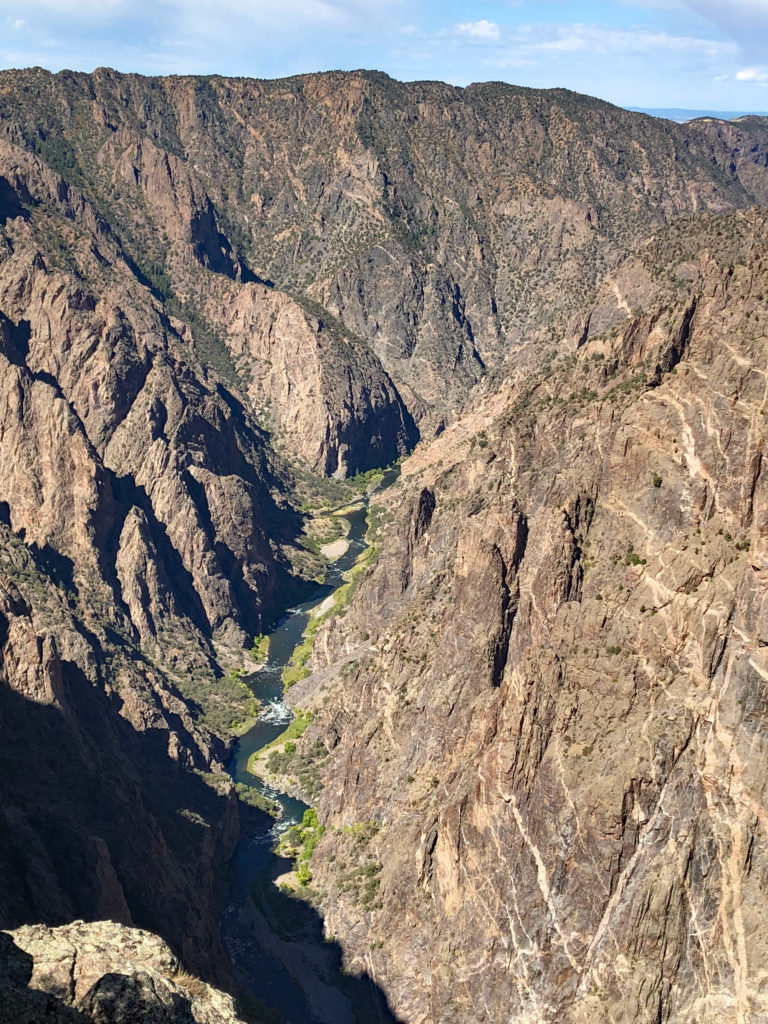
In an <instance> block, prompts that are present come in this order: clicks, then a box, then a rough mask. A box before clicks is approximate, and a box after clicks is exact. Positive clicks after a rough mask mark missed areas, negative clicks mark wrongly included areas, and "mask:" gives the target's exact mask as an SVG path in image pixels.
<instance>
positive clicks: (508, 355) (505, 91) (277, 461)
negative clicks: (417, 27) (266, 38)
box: [0, 69, 768, 1024]
mask: <svg viewBox="0 0 768 1024" xmlns="http://www.w3.org/2000/svg"><path fill="white" fill-rule="evenodd" d="M764 205H768V119H764V118H760V117H745V118H739V119H737V120H735V121H723V120H718V119H714V118H702V119H700V120H696V121H692V122H690V123H688V124H675V123H672V122H667V121H662V120H659V119H656V118H652V117H649V116H646V115H643V114H637V113H630V112H628V111H625V110H622V109H620V108H617V107H613V106H611V105H610V104H607V103H604V102H602V101H598V100H594V99H591V98H589V97H585V96H580V95H577V94H575V93H571V92H567V91H565V90H548V91H543V90H533V89H523V88H516V87H513V86H508V85H503V84H500V83H486V84H479V85H472V86H469V87H467V88H465V89H459V88H454V87H451V86H447V85H443V84H441V83H437V82H426V83H410V84H407V85H405V84H402V83H399V82H395V81H393V80H392V79H390V78H388V77H387V76H385V75H383V74H380V73H376V72H352V73H341V72H338V73H337V72H334V73H327V74H316V75H306V76H300V77H296V78H291V79H283V80H277V81H257V80H251V79H228V78H223V77H219V76H204V77H184V76H178V77H170V78H144V77H141V76H138V75H126V74H120V73H118V72H115V71H112V70H110V69H99V70H97V71H95V72H94V73H93V74H90V75H86V74H79V73H71V72H62V73H60V74H57V75H52V74H49V73H48V72H45V71H42V70H40V69H30V70H26V71H4V72H0V794H1V795H2V799H1V800H0V836H2V842H1V843H0V870H1V871H2V878H3V881H4V884H3V886H2V888H0V928H1V929H2V930H3V931H2V933H0V938H2V939H3V945H2V956H0V1020H2V1021H6V1020H7V1021H8V1022H9V1024H10V1022H11V1021H29V1022H30V1024H33V1022H34V1021H37V1020H39V1019H46V1020H48V1019H50V1020H54V1021H78V1020H79V1021H93V1022H109V1021H116V1022H119V1021H122V1020H125V1021H133V1020H144V1021H146V1024H154V1022H155V1021H157V1022H160V1021H163V1022H166V1021H168V1022H170V1021H177V1020H178V1021H199V1022H201V1024H202V1022H205V1024H207V1022H210V1024H214V1022H217V1021H225V1022H229V1021H232V1022H234V1021H236V1020H238V1019H239V1020H246V1021H248V1020H250V1021H265V1022H270V1021H271V1022H274V1021H279V1020H281V1019H282V1020H287V1019H288V1018H287V1014H288V1013H290V1012H291V1009H290V1007H289V1008H288V1009H287V1010H286V1009H285V1008H283V1010H282V1011H281V1010H280V1008H279V1007H278V1008H277V1011H276V1012H275V1010H274V1005H275V1002H274V1000H273V1001H272V1003H271V1004H270V1001H269V998H268V995H269V991H268V989H269V986H268V985H267V984H266V979H265V981H264V984H263V985H260V981H259V976H258V975H259V972H260V971H262V970H263V971H265V972H266V970H267V969H268V968H263V967H258V966H257V967H256V968H254V977H252V978H249V979H248V983H247V984H244V983H243V978H242V976H238V972H239V974H240V975H242V962H241V964H240V967H238V965H237V964H236V963H234V962H233V957H232V950H231V948H230V946H229V945H228V944H227V942H226V941H224V939H226V935H227V932H226V928H225V929H224V939H223V938H222V924H221V922H222V914H223V913H224V912H225V910H226V907H227V904H228V899H231V893H232V884H233V877H237V875H238V871H241V870H242V869H243V864H242V861H241V860H240V861H239V860H238V857H240V856H241V854H242V851H243V850H244V849H245V848H246V847H247V844H248V843H249V842H252V841H254V837H256V840H257V841H258V842H261V841H262V840H263V837H265V836H267V835H268V833H269V832H270V829H273V826H274V822H273V820H272V818H271V817H270V816H269V814H268V813H267V812H268V810H269V806H268V802H267V801H266V800H265V799H264V796H266V797H267V798H269V799H271V798H272V797H271V796H270V793H272V795H274V794H275V793H278V792H279V793H288V794H290V795H291V797H292V798H293V799H294V800H299V801H302V802H303V805H308V806H310V807H311V808H312V809H313V810H312V812H311V815H310V817H309V818H308V819H307V821H306V822H304V824H303V825H302V823H301V822H300V821H296V822H295V823H293V827H292V829H291V828H289V826H290V825H291V822H290V821H288V820H287V818H284V819H283V822H282V826H281V825H280V823H278V827H277V831H276V832H275V833H274V834H275V835H279V836H282V840H283V846H282V848H281V850H282V854H283V856H284V864H283V869H282V870H283V875H282V876H280V877H279V878H278V877H277V876H275V877H276V880H277V881H278V882H280V881H281V880H282V884H283V890H282V891H281V890H280V888H279V887H278V886H277V885H274V884H273V879H272V877H271V876H270V877H269V878H268V879H267V880H266V881H265V880H264V878H262V880H261V883H260V884H259V885H256V886H254V887H253V894H254V895H253V900H254V902H253V904H252V906H253V908H254V910H253V914H254V915H255V916H254V918H253V921H256V923H257V925H258V926H259V927H261V926H262V924H263V922H264V921H268V922H271V923H270V925H269V928H268V929H267V931H266V932H264V933H263V935H264V934H265V935H266V936H267V938H266V939H264V942H265V943H266V945H267V946H269V944H270V943H271V942H273V941H274V947H275V949H277V947H278V946H279V944H280V943H281V942H282V943H283V946H285V947H286V948H287V946H288V945H290V935H288V936H287V937H286V935H285V934H283V935H282V937H281V936H280V934H279V930H280V927H281V924H280V922H281V920H282V927H283V928H285V919H284V918H283V917H281V915H283V914H285V915H287V916H288V918H290V917H291V914H293V915H294V916H295V917H296V918H297V919H301V920H302V921H303V924H302V926H301V928H302V929H303V931H302V935H304V936H305V937H306V935H308V934H310V933H312V934H313V935H315V936H316V940H317V941H316V946H312V947H311V948H310V947H309V946H307V949H309V952H307V953H306V956H305V960H304V961H301V963H303V964H304V966H300V967H299V968H297V967H296V964H297V962H299V961H297V960H296V959H295V957H294V956H293V953H291V954H290V955H288V954H286V958H287V959H286V958H284V960H283V961H282V962H283V964H284V968H285V970H286V971H287V974H286V978H288V979H289V980H288V981H287V982H286V984H289V985H290V984H294V982H295V981H296V979H295V977H294V979H293V981H291V980H290V978H291V973H290V972H291V969H293V970H294V972H295V971H296V970H301V971H304V970H305V969H306V971H307V976H308V977H309V976H312V978H314V979H315V981H316V982H317V985H316V986H315V988H314V989H313V991H315V992H318V991H320V989H321V988H322V991H323V992H325V995H323V996H322V997H318V999H317V1002H316V1005H315V1006H314V1009H313V1010H312V1012H313V1013H314V1014H315V1016H316V1018H317V1019H320V1020H333V1019H334V1017H333V1016H332V1015H333V1013H334V1012H337V1017H336V1018H335V1019H336V1020H342V1019H345V1018H344V1014H347V1015H350V1014H351V1015H352V1016H349V1019H350V1020H352V1019H355V1020H361V1021H362V1020H367V1019H371V1020H392V1021H394V1020H396V1021H398V1022H402V1024H475V1022H477V1024H491V1022H498V1024H501V1022H504V1024H507V1022H511V1021H515V1022H520V1024H523V1022H526V1024H539V1022H541V1024H544V1022H558V1024H560V1022H569V1024H587V1022H589V1024H592V1022H605V1024H608V1022H611V1024H619V1022H627V1024H629V1022H647V1024H694V1022H695V1024H710V1022H712V1024H714V1022H715V1021H717V1022H721V1021H733V1022H739V1024H747V1022H750V1024H752V1022H756V1021H763V1020H765V1021H768V989H767V988H766V980H767V979H768V953H766V949H765V943H766V942H768V911H766V901H765V889H766V873H767V872H768V851H767V850H766V846H765V845H764V844H765V841H766V836H765V829H766V821H767V819H766V813H767V812H766V795H765V789H766V784H768V770H766V767H765V765H766V754H767V753H768V752H767V751H766V736H768V733H767V732H766V724H765V715H766V708H767V707H768V692H767V691H766V680H768V662H767V661H766V655H765V651H766V645H768V620H766V619H764V618H763V616H764V615H765V614H766V612H767V610H768V604H767V603H766V601H767V594H768V589H767V588H768V477H766V472H767V470H766V465H765V458H764V454H765V450H766V437H767V436H768V424H767V423H766V416H767V415H768V391H767V390H766V374H768V361H767V359H766V353H767V352H768V347H767V345H766V338H767V336H768V335H767V328H768V303H767V302H766V297H768V230H767V228H768V219H767V218H768V215H767V214H766V210H765V208H764ZM396 462H400V464H401V468H400V472H399V477H398V478H397V479H396V480H395V479H394V478H395V476H396V474H395V473H394V472H393V473H391V474H390V476H388V477H387V480H386V482H387V483H389V484H390V486H388V487H386V488H380V489H379V490H378V491H375V490H374V488H375V486H376V483H377V482H378V480H379V477H378V476H377V471H378V470H381V469H383V468H384V467H387V466H391V465H393V464H394V463H396ZM361 496H365V501H366V502H367V507H366V508H364V509H362V511H361V509H360V505H359V504H358V505H357V506H356V505H355V504H354V503H355V502H360V498H361ZM350 508H352V509H354V508H357V509H358V511H357V513H354V514H356V515H358V516H362V517H363V519H364V520H365V521H364V522H363V519H361V520H360V522H359V523H358V527H359V530H358V533H357V534H354V536H353V540H354V541H355V543H356V544H357V545H358V546H357V547H354V548H353V549H352V551H351V553H350V554H349V555H348V557H347V560H346V561H345V562H343V565H342V568H343V569H344V570H345V575H344V576H343V577H342V576H340V575H339V571H340V570H339V569H338V567H337V569H336V570H334V569H333V567H332V563H333V561H334V559H335V558H337V557H338V552H337V550H336V549H335V548H333V544H334V543H337V542H338V541H339V538H341V540H343V538H344V532H345V530H346V529H347V526H346V525H345V523H346V522H347V521H346V520H344V516H343V514H339V513H340V511H341V512H342V513H343V510H344V509H347V510H349V509H350ZM363 535H365V538H366V539H365V545H366V546H365V549H364V550H363V544H362V537H363ZM329 544H330V545H331V547H330V548H328V545H329ZM326 548H327V551H331V552H336V553H334V554H331V555H328V553H327V551H326V553H325V554H324V553H323V551H324V549H326ZM341 548H342V549H343V544H342V545H341ZM339 550H341V549H339ZM329 567H330V568H329ZM329 571H330V577H329V579H330V584H332V585H333V587H338V589H336V591H335V596H333V597H332V596H330V584H328V585H327V592H326V591H322V592H319V597H318V601H319V600H321V599H325V598H327V602H326V603H325V604H323V605H322V610H321V611H320V612H318V613H316V614H315V615H314V617H311V618H309V619H306V618H305V619H304V620H302V622H301V626H302V627H304V626H305V625H306V626H308V629H307V631H306V634H305V637H304V639H303V641H302V642H301V643H300V644H299V645H298V646H297V647H296V650H295V652H293V654H292V649H293V645H294V642H295V641H298V640H300V639H301V638H300V637H299V636H298V635H296V636H294V635H293V633H291V650H288V649H285V650H284V651H283V655H284V657H283V658H282V661H280V664H279V668H280V670H282V669H283V668H285V673H284V675H283V678H284V680H285V682H286V684H290V685H286V689H285V702H286V703H287V704H288V705H290V707H291V708H293V713H294V714H295V716H296V717H295V718H294V720H293V723H292V726H290V727H289V732H290V735H288V734H286V736H285V737H283V738H282V740H281V739H280V737H279V736H277V737H273V736H272V735H271V734H270V735H269V736H267V735H265V736H264V737H263V739H264V742H266V741H267V740H270V741H272V740H273V739H275V738H277V740H278V743H277V746H276V747H273V749H272V755H271V757H270V756H269V755H268V754H265V755H264V757H263V758H262V759H261V761H259V762H258V763H257V764H256V763H254V764H255V767H254V770H256V771H258V773H259V774H260V775H261V776H263V778H265V779H266V780H267V782H268V784H269V788H268V789H267V790H264V792H262V790H263V784H260V783H259V782H258V779H257V776H256V775H251V776H250V779H249V778H248V773H247V772H245V771H244V769H243V765H242V759H241V760H240V761H238V760H237V758H238V742H240V741H239V739H238V738H239V737H243V736H244V735H245V736H248V735H251V736H253V735H256V734H254V733H253V732H252V731H251V732H250V733H249V730H253V729H254V727H256V728H257V729H258V725H257V723H258V722H259V721H261V722H262V723H263V721H264V717H265V715H268V714H270V713H271V714H273V715H274V714H276V713H277V712H276V708H275V706H270V703H269V701H270V700H273V701H277V703H281V701H282V698H281V697H280V694H279V690H280V685H279V682H277V676H275V675H274V662H273V665H272V671H273V681H274V682H275V683H276V686H277V690H276V691H274V692H272V691H270V693H269V694H267V695H266V696H265V692H264V691H263V686H262V692H261V694H260V690H259V687H260V681H259V677H260V676H261V677H262V679H261V683H262V684H263V682H264V679H265V678H267V675H268V674H269V672H270V668H269V655H268V653H265V652H266V651H267V650H268V647H267V646H265V644H266V641H264V640H263V638H264V637H266V636H267V635H269V634H270V633H272V634H273V635H274V636H277V635H278V634H279V632H280V630H281V629H283V630H284V629H285V625H286V616H288V620H287V621H288V622H292V621H293V622H294V623H295V621H296V620H295V619H291V616H292V615H295V613H292V612H291V611H290V609H294V608H296V607H297V606H299V607H300V608H304V607H305V605H306V603H307V602H311V600H314V599H313V597H312V595H317V594H318V586H319V585H320V582H321V581H322V580H323V579H324V578H325V577H326V575H327V574H328V573H329ZM334 572H335V574H336V575H334ZM291 628H293V627H291ZM254 641H255V643H254ZM274 642H275V643H276V644H277V643H278V641H274ZM280 642H282V643H283V645H284V646H285V644H284V641H280ZM274 650H277V647H275V648H274ZM265 661H266V662H267V668H266V669H265V668H264V662H265ZM255 669H259V671H254V670H255ZM259 701H261V703H260V704H259ZM278 711H279V714H282V713H283V711H282V708H280V709H278ZM285 717H286V722H284V723H283V724H287V719H288V718H289V717H290V715H288V714H286V716H285ZM291 730H292V731H291ZM279 731H280V730H279V728H278V730H277V732H279ZM257 734H258V735H261V734H260V733H257ZM242 742H243V744H245V743H246V741H245V740H243V741H242ZM242 749H245V748H244V747H243V748H242ZM233 758H234V760H235V763H236V764H237V765H238V766H239V768H238V770H237V771H236V772H235V778H234V779H233V778H232V776H231V774H230V770H231V769H232V765H233ZM237 783H239V785H238V784H237ZM260 786H261V789H260V788H259V787H260ZM254 787H256V788H254ZM259 792H262V796H261V798H259V797H257V796H255V795H254V794H257V793H259ZM296 806H297V807H298V806H299V805H298V804H297V805H296ZM312 815H314V817H312ZM259 837H261V838H259ZM244 844H245V846H244ZM237 851H239V852H237ZM233 857H234V860H233ZM292 858H293V860H294V861H295V862H294V863H292ZM233 864H234V869H233ZM238 864H239V865H240V866H239V867H238ZM246 870H247V865H246ZM241 882H242V885H240V891H241V894H242V898H243V901H244V903H245V904H248V901H249V900H250V899H251V887H250V884H249V882H248V879H247V877H245V876H244V877H243V878H241ZM265 887H266V888H265ZM265 893H266V895H265ZM275 900H279V901H280V905H279V906H278V904H277V903H275V902H274V901H275ZM260 901H261V902H260ZM286 907H287V908H288V909H287V910H286V909H285V908H286ZM281 908H282V909H281ZM291 908H293V909H291ZM259 915H261V916H259ZM302 915H303V916H302ZM253 921H252V922H251V923H253ZM259 922H261V923H262V924H259ZM264 927H266V926H264ZM269 929H271V931H270V930H269ZM263 935H262V938H263ZM273 937H274V939H273ZM238 941H239V940H238ZM230 945H231V944H230ZM281 948H282V947H281ZM305 952H306V950H305ZM292 957H293V959H292ZM278 959H279V957H278ZM257 960H258V958H257ZM257 960H256V961H254V963H256V962H257ZM243 962H250V961H248V958H247V956H246V958H245V961H243ZM310 963H311V965H312V966H311V969H310V967H307V965H308V964H310ZM291 964H293V968H291ZM313 972H315V973H314V974H313ZM281 977H282V975H281ZM305 980H306V979H305ZM307 984H308V985H309V988H312V985H314V981H312V982H311V983H310V982H307ZM317 986H320V988H318V987H317ZM323 986H324V988H323ZM345 986H346V988H345ZM305 987H306V986H305ZM298 988H301V986H300V985H298ZM326 989H327V990H328V991H327V992H326ZM337 990H338V993H339V999H341V1000H342V1001H341V1002H339V1003H338V1004H336V1003H334V1002H333V1000H334V998H336V996H334V995H333V994H331V995H328V992H331V993H333V992H337ZM302 998H304V997H302ZM307 1000H308V1001H306V1005H307V1006H309V1005H310V1004H311V1003H312V999H311V998H310V997H309V996H307ZM355 1000H358V1001H357V1002H355ZM334 1006H337V1007H338V1008H339V1009H338V1011H334V1010H333V1007H334ZM350 1007H354V1009H350ZM315 1011H316V1012H315ZM307 1012H309V1011H307ZM323 1014H325V1016H323ZM355 1014H357V1016H355ZM367 1014H370V1016H365V1015H367ZM294 1024H297V1022H296V1021H294Z"/></svg>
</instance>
